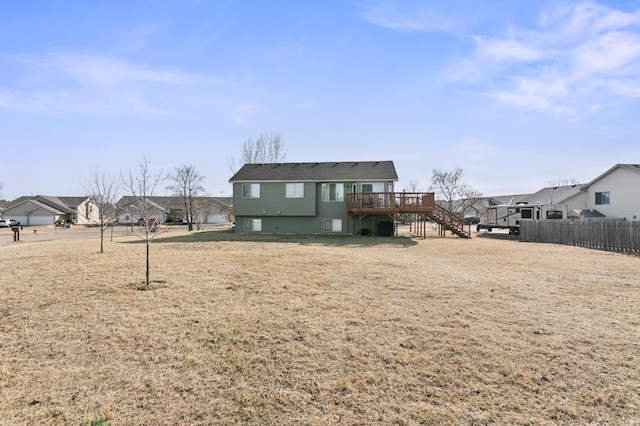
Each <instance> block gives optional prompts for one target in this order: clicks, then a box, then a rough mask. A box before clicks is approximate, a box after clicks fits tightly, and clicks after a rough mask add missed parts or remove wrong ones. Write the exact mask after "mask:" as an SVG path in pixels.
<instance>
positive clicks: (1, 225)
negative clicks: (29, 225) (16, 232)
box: [0, 219, 20, 228]
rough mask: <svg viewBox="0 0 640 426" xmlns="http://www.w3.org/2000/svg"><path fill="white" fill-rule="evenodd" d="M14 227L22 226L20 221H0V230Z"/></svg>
mask: <svg viewBox="0 0 640 426" xmlns="http://www.w3.org/2000/svg"><path fill="white" fill-rule="evenodd" d="M12 226H20V221H17V220H15V219H0V228H10V227H12Z"/></svg>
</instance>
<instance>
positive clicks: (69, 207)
mask: <svg viewBox="0 0 640 426" xmlns="http://www.w3.org/2000/svg"><path fill="white" fill-rule="evenodd" d="M88 198H89V197H52V196H49V195H36V196H22V197H19V198H16V199H15V200H13V201H11V202H10V203H9V204H8V205H7V210H8V209H11V208H13V207H15V206H18V205H20V204H23V203H26V202H28V201H30V202H33V203H36V204H40V205H43V206H47V207H50V208H51V209H54V210H56V211H57V212H59V213H74V212H75V209H76V207H78V205H80V204H81V203H82V202H83V201H85V200H86V199H88Z"/></svg>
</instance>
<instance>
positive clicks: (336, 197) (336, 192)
mask: <svg viewBox="0 0 640 426" xmlns="http://www.w3.org/2000/svg"><path fill="white" fill-rule="evenodd" d="M321 199H322V201H344V183H323V184H322V195H321Z"/></svg>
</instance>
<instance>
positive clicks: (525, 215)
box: [520, 209, 533, 219]
mask: <svg viewBox="0 0 640 426" xmlns="http://www.w3.org/2000/svg"><path fill="white" fill-rule="evenodd" d="M520 218H521V219H531V218H533V210H532V209H521V210H520Z"/></svg>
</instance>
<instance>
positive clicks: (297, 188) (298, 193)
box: [284, 182, 304, 198]
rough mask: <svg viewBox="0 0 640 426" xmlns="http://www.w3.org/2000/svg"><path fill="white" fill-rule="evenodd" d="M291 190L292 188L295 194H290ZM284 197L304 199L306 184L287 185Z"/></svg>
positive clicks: (293, 183) (292, 183) (294, 183)
mask: <svg viewBox="0 0 640 426" xmlns="http://www.w3.org/2000/svg"><path fill="white" fill-rule="evenodd" d="M289 188H292V192H293V194H290V192H289ZM284 197H285V198H304V183H301V182H291V183H285V184H284Z"/></svg>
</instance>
